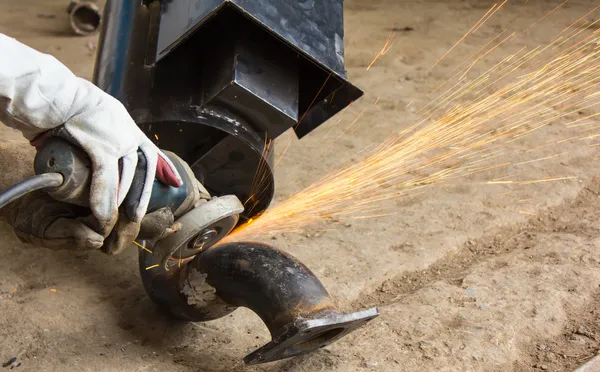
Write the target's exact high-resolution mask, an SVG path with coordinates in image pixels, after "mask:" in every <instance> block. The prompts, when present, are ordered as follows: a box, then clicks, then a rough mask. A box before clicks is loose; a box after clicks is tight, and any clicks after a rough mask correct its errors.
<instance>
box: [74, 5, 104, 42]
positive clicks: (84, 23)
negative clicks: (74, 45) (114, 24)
mask: <svg viewBox="0 0 600 372" xmlns="http://www.w3.org/2000/svg"><path fill="white" fill-rule="evenodd" d="M67 11H68V12H69V25H70V26H71V29H72V30H73V32H75V33H76V34H77V35H81V36H89V35H93V34H95V33H96V32H98V30H99V29H100V25H101V23H102V13H101V12H100V9H99V8H98V6H96V4H93V3H91V2H89V1H85V0H82V1H75V0H74V1H71V3H70V4H69V7H68V9H67Z"/></svg>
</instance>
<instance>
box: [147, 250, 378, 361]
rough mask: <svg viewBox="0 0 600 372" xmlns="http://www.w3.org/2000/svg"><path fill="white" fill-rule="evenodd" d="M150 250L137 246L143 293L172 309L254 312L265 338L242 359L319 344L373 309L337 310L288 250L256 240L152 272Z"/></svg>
mask: <svg viewBox="0 0 600 372" xmlns="http://www.w3.org/2000/svg"><path fill="white" fill-rule="evenodd" d="M152 257H153V255H152V254H149V253H148V252H145V251H142V252H141V253H140V271H141V275H142V281H143V282H144V286H145V288H146V290H147V292H148V294H149V295H150V297H151V298H152V299H153V300H154V301H155V302H157V303H158V304H160V305H162V306H163V307H166V308H167V309H169V310H170V311H171V313H173V314H174V315H175V316H177V317H179V318H182V319H186V320H191V321H207V320H213V319H216V318H219V317H222V316H224V315H227V314H229V313H230V312H232V311H233V310H235V309H236V308H237V307H240V306H243V307H247V308H249V309H250V310H252V311H253V312H255V313H256V314H257V315H258V316H259V317H260V318H261V319H262V320H263V322H264V323H265V325H266V326H267V328H268V329H269V331H270V333H271V337H272V341H271V342H269V343H268V344H266V345H265V346H263V347H261V348H260V349H258V350H256V351H254V352H253V353H251V354H249V355H248V356H246V357H245V358H244V361H245V362H246V363H248V364H258V363H265V362H270V361H274V360H278V359H284V358H289V357H293V356H297V355H302V354H306V353H310V352H312V351H315V350H318V349H320V348H322V347H325V346H326V345H328V344H330V343H332V342H334V341H335V340H337V339H339V338H341V337H343V336H345V335H346V334H348V333H350V332H352V331H354V330H355V329H357V328H358V327H360V326H362V325H363V324H364V323H366V322H368V321H370V320H371V319H373V318H375V317H376V316H377V315H378V314H379V313H378V310H377V309H375V308H373V309H369V310H365V311H362V312H358V313H353V314H344V313H342V312H340V311H339V310H338V309H337V308H336V306H335V304H334V303H333V300H332V299H331V297H330V296H329V293H328V292H327V290H326V289H325V287H324V286H323V284H322V283H321V282H320V281H319V279H318V278H317V277H316V276H315V275H314V274H313V273H312V272H311V271H310V270H309V269H308V268H307V267H306V266H305V265H303V264H302V263H301V262H300V261H298V260H297V259H296V258H294V257H292V256H291V255H289V254H287V253H285V252H282V251H280V250H278V249H275V248H273V247H271V246H268V245H266V244H262V243H248V242H243V243H239V242H234V243H225V244H221V245H217V246H214V247H211V248H209V249H207V250H206V251H205V252H202V253H200V254H199V255H197V256H196V258H194V259H193V260H191V261H186V262H176V261H174V262H173V263H172V267H171V268H170V270H169V271H160V270H158V271H154V272H153V271H151V270H146V268H148V267H151V266H152V265H153V264H154V261H153V260H155V259H153V258H152Z"/></svg>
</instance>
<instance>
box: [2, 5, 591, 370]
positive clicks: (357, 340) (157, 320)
mask: <svg viewBox="0 0 600 372" xmlns="http://www.w3.org/2000/svg"><path fill="white" fill-rule="evenodd" d="M67 3H68V1H67V0H51V1H42V0H26V1H20V2H17V1H14V0H0V9H1V11H0V32H3V33H7V34H9V35H11V36H13V37H16V38H18V39H19V40H21V41H23V42H25V43H27V44H29V45H30V46H32V47H34V48H37V49H39V50H41V51H44V52H47V53H51V54H53V55H55V56H56V57H57V58H58V59H60V60H61V61H63V62H64V63H65V64H66V65H67V66H69V67H70V68H71V69H73V71H74V72H75V73H76V74H78V75H80V76H82V77H85V78H88V79H89V78H91V74H92V70H93V63H94V54H95V47H96V43H97V40H96V38H94V37H91V38H79V37H73V36H71V35H70V34H69V32H68V28H67V19H66V13H65V7H66V5H67ZM560 3H562V0H552V1H547V0H529V1H523V0H510V1H509V2H508V3H507V5H506V6H505V7H504V8H503V9H502V11H500V12H498V14H496V15H495V16H494V17H493V18H492V19H491V20H490V21H489V22H488V23H486V25H485V26H484V27H482V28H481V29H480V30H479V31H478V32H476V33H474V34H473V35H472V36H470V37H469V38H468V39H466V40H465V41H464V42H463V43H462V44H461V45H459V47H457V48H456V50H454V51H453V52H452V53H450V54H449V55H448V56H447V57H446V58H445V59H444V60H443V61H442V63H440V64H439V65H438V66H437V67H436V68H435V69H433V70H431V71H428V70H429V67H430V66H432V65H433V64H434V63H435V61H436V60H437V59H438V58H439V57H440V56H441V55H443V54H444V53H445V52H446V51H447V50H448V49H449V48H450V47H452V45H453V44H454V43H455V42H456V41H457V40H459V39H460V38H461V37H462V36H463V35H464V33H465V32H466V31H468V30H469V28H470V27H471V26H472V25H474V24H475V23H476V22H477V21H478V20H479V18H480V17H481V16H482V15H483V14H485V12H486V11H487V10H488V9H489V8H490V7H491V6H492V5H493V4H494V1H488V0H470V1H459V0H455V1H433V0H429V1H416V0H415V1H398V0H387V1H386V0H369V1H365V0H346V1H345V8H346V14H345V16H346V34H347V35H346V37H347V39H346V48H347V49H346V58H347V60H346V61H347V68H348V74H349V77H350V79H351V80H353V82H355V83H356V84H357V85H358V86H360V87H361V88H363V89H364V90H365V92H366V94H365V97H364V98H363V99H362V102H361V103H358V102H357V103H356V104H355V105H353V106H352V107H351V108H350V109H348V110H347V111H346V113H345V114H344V115H347V121H348V120H349V121H352V119H353V118H354V117H356V116H357V115H358V114H359V113H360V112H361V111H363V110H364V114H363V115H362V116H361V119H360V121H358V122H357V123H356V125H357V127H356V128H357V129H356V132H355V133H353V134H352V135H345V136H342V137H341V138H340V140H339V141H337V142H336V143H335V144H333V145H327V146H325V147H326V148H323V147H324V146H323V138H324V137H325V136H326V135H327V133H328V131H329V130H331V128H332V125H333V121H335V120H332V122H331V123H328V124H326V125H324V126H323V127H322V128H319V129H318V130H317V131H315V132H314V133H312V134H311V135H310V136H308V137H307V138H306V139H303V140H302V141H293V142H292V144H291V146H290V148H289V150H288V151H287V155H286V156H285V157H284V158H283V161H282V162H281V164H280V166H279V167H278V169H277V174H276V177H277V181H276V182H277V199H278V200H281V199H283V198H285V197H286V196H289V195H290V194H292V193H293V192H295V191H298V190H300V189H301V188H303V187H305V186H308V185H309V184H310V183H311V182H314V181H316V180H317V179H318V178H319V177H320V176H322V175H324V174H326V173H327V171H328V170H329V169H330V168H331V167H334V166H335V165H336V164H339V163H340V161H342V160H344V159H347V158H348V157H351V156H352V155H353V154H355V153H356V152H358V151H359V150H361V149H362V148H364V147H365V146H368V145H371V144H373V143H378V142H380V141H382V140H384V139H385V138H386V137H388V136H389V135H390V134H392V133H394V132H397V131H399V130H401V129H402V128H406V127H407V126H409V125H411V124H413V123H414V122H415V121H416V120H417V116H416V113H415V109H414V107H419V106H422V105H424V104H426V103H428V102H429V101H430V100H431V99H432V95H431V94H430V93H429V91H430V90H431V89H432V88H433V87H434V86H435V85H436V84H437V83H438V82H439V81H441V79H442V78H443V77H444V76H446V75H447V74H448V73H449V72H450V71H452V69H453V68H454V66H456V64H457V63H460V62H462V61H463V60H464V59H465V58H466V56H468V55H471V54H472V53H474V52H476V51H477V50H478V49H479V48H481V47H482V46H483V45H484V44H486V43H487V42H488V41H489V40H490V38H491V37H493V35H495V34H497V33H498V31H501V30H503V29H507V30H509V31H511V32H512V31H519V30H526V29H527V28H528V26H530V25H531V24H532V23H534V22H535V21H536V20H538V19H540V18H542V17H543V16H544V15H546V14H547V13H548V12H550V11H551V10H552V9H554V8H555V7H556V6H557V5H559V4H560ZM597 5H598V3H597V2H596V1H589V0H571V1H569V2H568V3H567V4H565V5H564V6H563V7H562V8H561V9H560V10H557V11H556V12H554V13H552V14H551V15H550V16H548V17H547V18H545V19H544V20H543V21H541V22H540V23H539V24H537V25H536V26H535V27H532V28H530V29H527V30H526V31H524V32H522V33H521V35H520V36H519V37H518V38H516V39H515V41H514V42H513V43H511V44H510V45H507V46H506V48H505V49H504V51H503V52H501V53H494V54H491V55H489V56H488V57H486V59H484V60H482V61H480V63H479V64H478V65H477V66H475V67H474V71H473V72H474V73H476V72H478V71H479V72H482V71H485V70H487V69H488V68H490V67H491V66H493V65H494V64H496V63H498V62H499V61H500V60H502V59H503V58H504V57H506V55H507V54H508V53H511V52H514V51H516V50H519V49H521V48H523V47H525V46H526V47H530V48H531V47H535V46H538V45H544V44H546V43H547V42H549V41H550V40H551V37H552V36H553V35H555V34H557V33H559V32H560V31H561V30H563V29H564V28H565V27H567V26H569V25H570V24H571V23H572V22H573V21H575V20H576V19H578V18H579V17H581V16H583V15H584V14H586V13H587V12H589V11H590V10H592V8H593V7H595V6H597ZM594 14H595V13H594ZM393 29H394V30H396V31H395V36H394V44H393V47H392V49H390V51H389V52H388V53H387V54H386V55H385V56H383V57H382V58H381V59H380V60H379V61H377V63H375V64H374V66H373V67H372V68H371V69H369V70H367V66H368V65H369V64H370V62H371V61H372V60H373V58H374V57H375V55H376V54H377V53H378V52H379V51H380V50H381V48H382V47H383V45H384V43H385V41H386V39H387V37H388V35H389V34H390V32H391V31H392V30H393ZM582 32H587V33H589V34H590V35H591V34H592V33H593V32H594V30H583V31H582ZM377 99H379V102H378V104H377V105H374V104H373V103H374V102H375V101H376V100H377ZM413 100H414V102H413V104H412V105H410V106H409V107H407V105H408V104H409V103H410V102H411V101H413ZM592 113H594V111H591V109H590V111H589V112H587V114H592ZM562 124H563V123H562V122H561V121H560V120H557V121H556V123H553V124H552V125H551V126H549V127H547V128H546V129H545V130H543V131H539V132H535V133H534V134H532V135H531V136H529V137H527V138H526V140H522V141H517V142H514V143H512V144H511V146H512V149H513V150H516V151H521V152H519V154H520V155H517V156H516V158H515V159H516V160H517V161H522V162H526V161H528V160H531V159H536V158H543V157H547V156H553V155H555V154H557V153H561V154H562V155H561V156H560V157H559V158H553V159H551V160H548V161H542V162H533V163H527V164H522V165H520V166H518V167H516V168H518V169H515V168H513V169H510V170H496V171H492V172H488V173H485V174H479V175H475V176H472V177H471V178H470V179H467V180H464V182H461V183H460V184H456V183H453V184H445V185H440V186H439V187H433V188H430V189H428V191H426V192H425V193H423V194H422V195H419V196H417V197H414V198H411V199H403V200H398V201H392V202H390V203H395V204H394V205H395V206H396V207H397V209H398V211H400V213H398V214H397V215H393V216H388V217H385V218H380V219H372V220H356V221H352V222H351V223H350V222H348V223H344V224H342V225H340V226H338V227H336V228H334V229H328V230H327V231H324V232H323V231H311V230H308V231H306V232H305V233H301V234H291V233H289V234H281V235H279V236H277V237H275V238H274V239H273V240H270V242H271V243H273V244H275V245H277V246H278V247H280V248H282V249H285V250H287V251H289V252H291V253H292V254H294V255H295V256H297V257H298V258H299V259H300V260H301V261H303V262H304V263H305V264H306V265H307V266H308V267H310V268H311V269H312V270H313V271H314V272H315V273H316V274H317V275H318V276H319V277H320V278H321V279H322V280H323V282H324V283H325V285H326V287H327V288H328V289H329V291H330V292H331V293H332V295H333V296H334V298H335V300H336V302H337V303H338V304H339V305H340V307H341V308H343V309H344V310H348V311H349V310H360V309H363V308H367V307H371V306H377V307H379V309H380V311H381V314H382V315H381V316H380V317H379V318H378V319H376V320H375V321H373V322H372V323H370V324H369V325H368V326H366V327H364V328H362V329H360V330H359V331H357V332H355V333H354V334H352V335H350V336H348V337H347V338H345V339H343V340H341V341H339V342H338V343H336V344H334V345H332V346H330V347H328V348H326V349H323V350H321V351H319V352H317V353H314V354H312V355H309V356H304V357H300V358H297V359H293V360H288V361H283V362H278V363H274V364H268V365H263V366H258V367H250V368H248V367H244V366H243V364H242V363H241V362H240V361H241V358H242V357H243V356H244V355H245V354H247V353H248V352H250V351H252V350H254V349H255V348H257V347H259V346H261V345H263V344H264V343H266V342H267V341H268V340H269V339H268V333H267V330H266V329H265V328H264V327H263V325H262V323H261V322H260V320H259V319H258V317H256V316H255V315H253V314H252V313H251V312H250V311H248V310H244V309H240V310H237V311H236V312H235V313H233V315H231V316H228V317H226V318H223V319H220V320H217V321H213V322H208V323H203V324H189V323H188V324H182V323H178V322H174V321H173V320H171V319H169V318H168V317H165V316H164V315H162V314H160V313H159V312H158V311H157V310H156V309H155V308H154V306H153V305H152V303H151V301H150V300H149V299H148V297H147V296H146V294H145V293H144V290H143V288H142V285H141V282H140V279H139V275H138V273H137V258H136V257H137V252H136V251H135V249H131V250H130V251H129V252H126V253H125V254H124V255H122V256H119V257H115V258H113V257H107V256H104V255H102V254H100V253H96V252H92V253H84V254H77V255H74V254H69V253H63V252H61V253H55V252H51V251H47V250H44V249H36V248H32V247H28V246H25V245H23V244H21V243H20V242H19V241H18V240H17V239H16V238H15V237H14V236H13V234H12V232H11V231H10V228H9V227H8V226H6V225H0V234H1V236H2V239H1V240H0V252H1V254H2V256H3V257H4V259H3V260H2V261H0V314H1V316H0V362H3V361H7V360H9V359H10V358H11V357H17V358H19V360H20V362H21V363H22V364H21V366H20V367H18V370H23V371H36V370H37V371H232V370H248V371H362V370H373V371H432V370H439V371H511V370H512V371H537V370H544V371H545V370H548V371H569V370H573V368H574V367H576V366H578V365H581V364H582V363H584V362H585V361H587V360H588V359H590V358H591V357H593V356H594V355H596V354H597V353H598V351H599V349H600V344H599V343H600V322H599V320H600V270H599V269H600V250H599V248H600V225H598V223H597V221H598V219H599V217H600V178H597V177H596V175H600V164H599V163H598V162H597V161H596V160H597V159H598V156H599V155H600V154H599V153H598V149H599V147H589V146H586V145H582V143H581V141H565V142H563V143H561V145H560V149H559V150H557V148H556V147H544V148H540V149H539V150H536V151H535V152H533V153H531V152H525V150H528V149H531V148H532V147H533V145H536V144H542V143H544V142H545V141H548V140H551V139H555V138H561V137H567V133H566V130H565V127H564V125H562ZM1 133H2V138H3V141H4V142H3V143H2V147H11V146H13V147H14V146H15V144H17V146H18V147H22V146H21V142H22V141H23V140H22V139H21V137H20V135H19V134H18V133H15V132H14V131H11V130H7V129H4V128H2V132H1ZM333 133H334V134H335V135H337V134H339V133H340V130H338V129H334V131H333ZM288 138H290V136H289V134H286V136H284V138H283V139H282V140H281V141H280V143H286V142H287V141H288ZM280 151H281V146H280ZM6 163H7V162H6V161H4V162H2V164H0V166H4V167H5V168H3V169H7V168H6ZM9 164H10V166H12V167H13V168H8V169H18V170H23V169H24V168H26V165H25V163H20V164H17V165H18V166H16V165H15V163H14V162H12V161H11V162H9ZM515 171H518V172H522V173H524V174H527V175H528V177H530V178H531V179H535V178H536V177H537V178H540V177H545V176H548V175H560V176H574V177H576V179H570V180H566V181H558V182H549V183H541V184H533V185H526V186H518V187H517V186H515V185H484V184H482V183H481V182H479V181H482V180H487V179H490V178H493V177H503V176H506V175H507V174H509V173H511V172H515ZM3 174H5V175H4V177H6V178H7V179H8V178H11V177H13V178H14V177H15V174H18V172H10V173H8V174H7V171H3ZM336 226H337V225H336Z"/></svg>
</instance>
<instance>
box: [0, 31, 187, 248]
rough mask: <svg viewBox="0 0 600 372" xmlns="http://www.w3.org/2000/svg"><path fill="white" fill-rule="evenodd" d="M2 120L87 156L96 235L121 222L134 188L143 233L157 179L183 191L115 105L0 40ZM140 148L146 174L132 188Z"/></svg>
mask: <svg viewBox="0 0 600 372" xmlns="http://www.w3.org/2000/svg"><path fill="white" fill-rule="evenodd" d="M0 121H2V122H3V123H4V124H6V125H8V126H11V127H13V128H16V129H18V130H20V131H21V132H22V133H23V135H24V136H25V137H26V138H27V139H29V140H30V141H31V142H32V144H34V145H36V146H37V145H40V144H41V143H43V140H44V139H45V138H47V137H48V136H51V135H59V136H61V137H63V138H66V139H67V140H69V141H71V142H73V143H74V144H76V145H77V146H79V147H81V148H82V149H83V150H84V151H85V152H86V153H87V154H88V155H89V157H90V158H91V161H92V167H93V174H92V181H91V190H90V209H91V211H92V213H93V216H94V217H95V219H96V220H97V223H98V226H94V229H95V230H96V231H98V232H99V233H100V234H101V235H102V236H104V237H106V236H108V234H109V233H110V232H111V231H112V229H113V227H114V226H115V224H116V223H117V220H118V219H119V213H118V208H119V206H120V205H121V203H123V200H124V199H125V197H126V196H128V192H129V191H130V187H131V185H132V183H134V184H136V185H139V186H140V187H139V190H140V191H136V192H135V194H136V195H133V197H134V199H135V200H134V202H133V207H131V204H132V201H131V198H132V195H129V196H128V204H129V206H128V208H127V209H128V210H129V211H132V212H129V213H128V217H129V219H130V221H131V222H133V223H135V224H137V225H138V227H137V230H138V231H139V223H140V221H141V220H142V218H143V217H144V215H145V214H146V210H147V208H148V203H149V200H150V196H151V192H152V185H153V182H154V179H155V177H156V178H157V179H158V180H159V181H161V182H163V183H165V184H167V185H170V186H174V187H179V186H180V185H181V182H182V181H181V178H180V176H179V174H178V173H177V170H176V169H175V167H174V165H173V164H172V163H171V161H170V160H169V159H168V158H167V157H166V156H165V155H164V154H163V153H162V152H161V151H160V150H159V149H158V148H157V147H156V146H155V145H154V144H153V143H152V142H151V141H150V140H149V139H148V138H147V137H146V136H145V135H144V133H143V132H142V131H141V130H140V129H139V128H138V127H137V125H136V124H135V122H134V121H133V119H132V118H131V117H130V116H129V114H128V112H127V110H126V109H125V107H124V106H123V105H122V104H121V103H120V102H119V101H118V100H116V99H115V98H113V97H111V96H110V95H108V94H106V93H104V92H103V91H102V90H100V89H99V88H97V87H96V86H94V85H93V84H92V83H90V82H88V81H86V80H84V79H81V78H78V77H76V76H75V75H74V74H73V73H72V72H71V71H69V69H68V68H67V67H65V66H64V65H63V64H62V63H60V62H59V61H58V60H56V59H55V58H54V57H52V56H50V55H47V54H43V53H40V52H37V51H35V50H33V49H31V48H29V47H27V46H26V45H23V44H21V43H19V42H18V41H16V40H14V39H12V38H10V37H8V36H6V35H2V34H0ZM138 149H139V150H141V152H142V153H143V157H144V158H145V165H144V168H145V172H143V173H145V174H144V175H143V177H142V178H143V179H141V180H140V179H136V180H135V182H134V175H136V165H137V163H138V153H137V151H138ZM142 160H143V159H142ZM142 163H143V162H142ZM137 174H140V172H139V169H138V172H137ZM119 224H121V221H120V222H119ZM134 230H135V229H134ZM133 237H135V235H134V236H133Z"/></svg>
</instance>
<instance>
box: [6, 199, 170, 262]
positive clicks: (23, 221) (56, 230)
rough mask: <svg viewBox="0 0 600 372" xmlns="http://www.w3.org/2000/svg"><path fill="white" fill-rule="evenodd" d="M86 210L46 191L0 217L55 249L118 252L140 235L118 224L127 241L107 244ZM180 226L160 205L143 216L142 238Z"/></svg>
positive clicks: (31, 240)
mask: <svg viewBox="0 0 600 372" xmlns="http://www.w3.org/2000/svg"><path fill="white" fill-rule="evenodd" d="M87 214H89V210H88V209H87V208H83V207H80V206H76V205H74V204H67V203H62V202H58V201H56V200H54V199H52V198H51V197H50V196H49V195H48V194H46V193H45V192H43V191H35V192H32V193H30V194H27V195H26V196H24V197H23V198H21V199H18V200H16V201H14V202H13V203H11V204H9V205H7V206H6V207H4V208H2V209H1V210H0V217H2V218H4V219H5V220H6V222H8V223H9V224H10V225H11V226H12V227H13V229H14V231H15V234H16V235H17V237H18V238H19V240H21V241H22V242H23V243H28V244H34V245H37V246H40V247H45V248H49V249H52V250H71V251H86V250H96V249H100V248H104V249H108V250H110V252H109V253H113V254H116V253H119V252H120V251H122V249H123V248H125V247H126V246H129V245H131V243H132V241H133V239H135V238H136V236H137V235H138V234H137V233H136V234H135V235H134V236H129V235H127V234H126V233H124V232H123V231H122V230H119V229H118V228H117V229H115V230H113V231H114V234H115V235H117V234H121V236H125V235H126V236H127V241H126V242H124V244H121V245H120V246H117V243H116V242H114V243H112V244H107V242H106V241H105V239H104V237H103V236H102V235H100V234H98V233H97V232H96V231H94V230H92V229H91V228H90V227H89V226H87V225H86V224H85V223H84V222H83V221H84V219H85V216H86V215H87ZM178 227H179V226H178V225H177V224H176V223H174V217H173V213H171V211H170V210H169V209H168V208H164V209H159V210H157V211H155V212H152V213H149V214H148V215H146V216H145V217H144V219H143V220H142V223H141V229H142V230H143V231H144V235H143V236H139V239H146V240H160V239H162V238H164V237H165V236H167V235H169V234H172V233H173V232H175V231H177V230H178ZM138 230H139V229H138ZM117 232H119V233H117ZM111 236H112V234H111Z"/></svg>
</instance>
